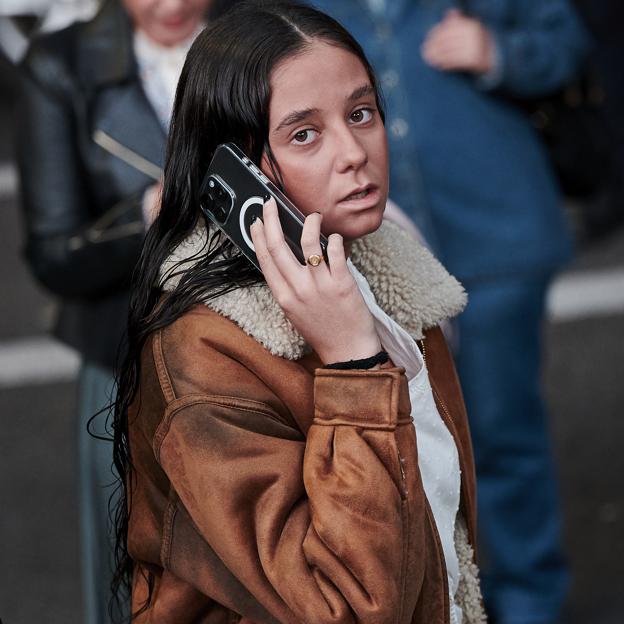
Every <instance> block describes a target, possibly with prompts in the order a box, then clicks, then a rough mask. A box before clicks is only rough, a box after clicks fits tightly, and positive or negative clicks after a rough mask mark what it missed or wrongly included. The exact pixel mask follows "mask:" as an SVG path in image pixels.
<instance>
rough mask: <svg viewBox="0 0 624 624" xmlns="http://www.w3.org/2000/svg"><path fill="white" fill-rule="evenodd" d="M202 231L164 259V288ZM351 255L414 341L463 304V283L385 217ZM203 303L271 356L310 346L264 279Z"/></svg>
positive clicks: (195, 253)
mask: <svg viewBox="0 0 624 624" xmlns="http://www.w3.org/2000/svg"><path fill="white" fill-rule="evenodd" d="M206 236H207V233H206V229H205V227H204V225H203V222H201V223H200V224H199V225H198V226H197V227H196V228H195V230H194V231H193V232H192V233H191V235H190V236H189V237H188V238H187V239H186V240H184V241H183V242H182V243H180V245H178V247H177V248H176V249H175V250H174V252H173V253H172V254H171V255H170V256H169V258H167V260H166V261H165V262H164V263H163V265H162V267H161V270H160V276H161V284H162V288H163V289H164V290H167V291H171V290H173V289H174V288H175V287H176V286H177V284H178V282H179V280H180V271H181V270H184V269H188V268H190V267H191V266H192V264H193V263H194V262H195V261H196V259H197V258H198V257H201V254H202V250H203V249H204V247H205V245H206ZM351 260H352V262H353V264H354V265H355V266H356V268H357V269H358V271H360V273H362V275H364V277H366V279H367V280H368V283H369V284H370V287H371V290H372V291H373V294H374V295H375V299H376V300H377V303H378V304H379V306H380V307H381V308H382V310H384V312H386V314H388V315H389V316H391V317H392V318H393V319H394V320H395V321H396V322H397V323H399V324H400V325H402V326H403V327H404V328H405V329H406V330H407V331H408V332H409V334H410V335H411V336H412V337H413V338H414V339H416V340H420V339H421V338H423V332H424V330H426V329H429V328H431V327H435V326H436V325H439V324H440V323H441V322H442V321H444V320H446V319H448V318H451V317H453V316H456V315H457V314H459V313H460V312H461V311H462V310H463V309H464V307H465V305H466V293H465V291H464V289H463V287H462V286H461V284H460V283H459V282H458V281H457V280H456V279H455V278H454V277H453V276H451V275H450V274H449V273H448V272H447V271H446V269H445V268H444V267H443V266H442V265H441V264H440V263H439V262H438V260H436V259H435V258H434V257H433V255H432V254H431V252H430V251H429V250H428V249H426V248H425V247H424V246H423V245H421V244H420V243H418V242H416V241H415V240H414V239H413V238H412V237H411V236H409V235H408V234H406V233H405V232H403V231H402V230H401V229H400V228H399V227H398V226H397V225H395V224H393V223H391V222H389V221H384V222H383V223H382V226H381V227H380V228H379V229H378V230H377V231H376V232H373V233H372V234H369V235H368V236H365V237H363V238H361V239H358V240H357V241H356V242H355V243H354V244H353V248H352V253H351ZM180 263H183V264H182V265H180ZM206 305H207V306H208V307H210V308H211V309H213V310H214V311H215V312H218V313H219V314H221V315H222V316H225V317H227V318H229V319H230V320H232V321H234V322H235V323H236V324H237V325H238V326H239V327H240V328H241V329H242V330H243V331H244V332H245V333H246V334H249V335H250V336H252V337H253V338H255V339H256V340H257V341H258V342H260V343H261V344H262V345H264V346H265V347H266V348H267V349H268V350H269V351H270V352H271V353H273V354H274V355H278V356H280V357H284V358H286V359H288V360H298V359H299V358H300V357H302V356H303V355H304V354H305V353H306V352H308V351H309V347H308V345H307V344H306V342H305V340H304V339H303V337H302V336H301V335H300V334H299V333H298V332H297V330H296V329H295V328H294V327H293V325H292V323H291V322H290V321H289V320H288V318H286V315H285V314H284V312H283V310H282V309H281V308H280V306H279V304H278V303H277V301H276V300H275V299H274V297H273V295H272V293H271V291H270V289H269V287H268V286H267V285H266V284H262V285H259V286H254V287H249V288H239V289H237V290H234V291H232V292H229V293H227V294H225V295H221V296H219V297H216V298H214V299H210V300H209V301H207V302H206Z"/></svg>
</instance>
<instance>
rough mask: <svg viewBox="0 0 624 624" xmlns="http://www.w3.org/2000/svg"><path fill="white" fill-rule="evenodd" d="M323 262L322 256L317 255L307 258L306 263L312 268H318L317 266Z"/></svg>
mask: <svg viewBox="0 0 624 624" xmlns="http://www.w3.org/2000/svg"><path fill="white" fill-rule="evenodd" d="M324 260H325V258H323V256H320V255H319V254H312V255H311V256H308V258H307V260H306V262H307V263H308V264H309V265H310V266H313V267H316V266H318V265H319V264H321V262H323V261H324Z"/></svg>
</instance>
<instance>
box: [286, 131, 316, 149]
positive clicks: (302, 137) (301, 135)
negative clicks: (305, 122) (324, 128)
mask: <svg viewBox="0 0 624 624" xmlns="http://www.w3.org/2000/svg"><path fill="white" fill-rule="evenodd" d="M316 134H317V132H316V130H312V129H311V128H308V129H306V130H299V132H295V134H294V136H293V138H292V140H293V142H294V143H298V144H299V145H307V144H308V143H312V141H313V140H314V138H315V136H316Z"/></svg>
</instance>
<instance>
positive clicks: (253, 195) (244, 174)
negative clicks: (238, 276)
mask: <svg viewBox="0 0 624 624" xmlns="http://www.w3.org/2000/svg"><path fill="white" fill-rule="evenodd" d="M211 182H212V185H211ZM217 184H219V185H221V187H223V188H225V190H226V191H227V192H228V194H229V195H230V197H231V199H232V208H231V210H230V211H229V214H227V217H226V218H225V219H223V218H219V216H218V214H217V213H218V211H217V210H216V209H215V204H214V202H213V200H212V199H211V192H212V188H214V186H215V185H217ZM271 196H273V197H274V198H275V201H276V203H277V209H278V214H279V218H280V223H281V224H282V230H283V231H284V238H285V240H286V242H287V243H288V246H289V247H290V248H291V249H292V251H293V253H294V254H295V256H296V257H297V259H298V260H299V262H301V263H302V264H305V258H304V255H303V251H302V250H301V232H302V230H303V223H304V220H305V217H304V215H303V214H302V213H301V212H300V211H299V210H298V209H297V208H296V207H295V206H294V205H293V203H292V202H291V201H290V200H289V199H288V198H287V197H286V196H285V195H284V193H282V192H281V191H280V190H279V189H278V188H277V187H276V186H275V185H274V184H273V183H272V182H271V181H270V180H269V179H268V178H267V177H266V176H265V175H264V173H262V171H261V170H260V169H259V168H258V167H257V166H256V165H255V164H254V163H253V162H252V161H251V160H250V159H249V158H247V156H245V154H244V153H243V152H242V151H241V150H240V149H239V148H238V147H237V146H236V145H234V144H233V143H224V144H222V145H219V147H217V149H216V150H215V153H214V156H213V158H212V160H211V162H210V166H209V167H208V171H207V172H206V175H205V176H204V180H203V181H202V186H201V189H200V205H201V209H202V211H203V212H204V214H206V216H207V217H208V218H209V219H210V220H211V221H212V222H213V223H214V224H215V225H216V226H217V227H218V228H219V229H220V230H221V231H222V232H223V233H224V234H226V235H227V237H228V238H229V239H230V240H231V241H232V242H233V243H234V244H235V245H236V246H237V247H238V248H239V249H240V250H241V252H242V253H243V254H244V255H245V256H246V257H247V258H248V259H249V260H250V262H252V264H254V266H256V268H258V269H260V265H259V264H258V259H257V257H256V253H255V248H254V245H253V242H252V240H251V234H250V232H249V227H250V226H251V224H252V223H253V222H254V220H255V217H262V207H263V205H264V202H265V201H267V200H268V199H270V197H271ZM320 243H321V249H322V252H323V255H324V256H325V259H326V260H327V239H326V238H325V236H323V235H321V240H320Z"/></svg>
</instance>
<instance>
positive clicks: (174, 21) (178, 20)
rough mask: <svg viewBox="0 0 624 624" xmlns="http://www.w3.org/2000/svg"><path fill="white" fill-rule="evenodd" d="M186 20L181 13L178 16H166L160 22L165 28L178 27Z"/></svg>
mask: <svg viewBox="0 0 624 624" xmlns="http://www.w3.org/2000/svg"><path fill="white" fill-rule="evenodd" d="M186 21H187V19H186V17H185V16H183V15H181V16H179V17H178V16H176V17H168V18H166V19H163V20H161V22H160V23H161V24H162V25H163V26H165V27H166V28H179V27H180V26H182V25H183V24H185V23H186Z"/></svg>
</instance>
